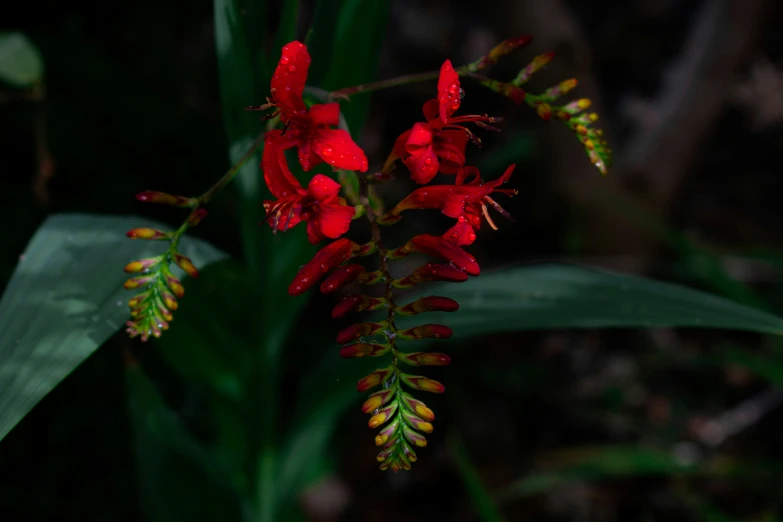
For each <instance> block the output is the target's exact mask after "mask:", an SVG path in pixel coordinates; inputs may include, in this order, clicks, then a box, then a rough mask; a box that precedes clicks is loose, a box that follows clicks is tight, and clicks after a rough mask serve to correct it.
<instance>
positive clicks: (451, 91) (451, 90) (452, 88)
mask: <svg viewBox="0 0 783 522" xmlns="http://www.w3.org/2000/svg"><path fill="white" fill-rule="evenodd" d="M457 89H459V87H458V86H457V83H456V82H452V83H451V85H449V89H448V91H449V94H457ZM459 90H460V91H462V89H459Z"/></svg>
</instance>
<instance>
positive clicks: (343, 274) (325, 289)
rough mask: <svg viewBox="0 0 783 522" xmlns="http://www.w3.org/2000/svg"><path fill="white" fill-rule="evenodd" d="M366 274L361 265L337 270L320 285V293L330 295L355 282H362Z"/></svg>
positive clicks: (342, 267) (346, 266)
mask: <svg viewBox="0 0 783 522" xmlns="http://www.w3.org/2000/svg"><path fill="white" fill-rule="evenodd" d="M366 273H367V272H366V271H365V270H364V267H363V266H362V265H357V264H352V265H345V266H341V267H339V268H337V269H336V270H335V271H334V272H332V273H331V274H330V275H329V277H327V278H326V279H324V282H323V283H321V293H324V294H330V293H332V292H334V291H335V290H339V289H340V288H342V287H344V286H345V285H347V284H349V283H352V282H353V281H355V280H357V279H358V280H359V281H362V280H363V276H364V275H365V274H366Z"/></svg>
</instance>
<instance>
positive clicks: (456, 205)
mask: <svg viewBox="0 0 783 522" xmlns="http://www.w3.org/2000/svg"><path fill="white" fill-rule="evenodd" d="M514 167H516V165H511V166H510V167H509V168H507V169H506V172H504V173H503V175H502V176H501V177H500V178H498V179H496V180H495V181H490V182H489V183H482V181H481V177H480V175H479V171H478V169H476V167H464V168H462V169H460V171H459V172H458V173H457V180H456V185H434V186H431V187H422V188H419V189H416V190H414V191H413V192H411V193H410V194H409V195H408V197H406V198H405V199H403V200H402V201H400V202H399V203H398V204H397V206H395V207H394V208H393V209H391V210H390V211H389V212H387V213H386V214H385V215H384V216H383V217H382V218H381V219H380V220H379V222H380V223H382V224H392V223H394V222H396V221H398V220H399V219H400V217H401V216H400V214H401V213H402V212H403V211H405V210H409V209H414V208H437V209H440V210H441V211H442V212H443V213H444V214H446V215H447V216H449V217H453V218H456V219H457V224H456V225H454V226H453V227H451V228H450V229H449V230H448V231H447V232H446V233H445V234H444V235H443V237H444V238H446V239H448V240H449V241H451V242H453V243H455V244H457V245H470V244H471V243H473V241H474V240H475V239H476V232H475V231H476V230H478V229H479V228H480V227H481V216H482V215H483V216H484V218H486V220H487V222H488V223H489V226H491V227H492V228H493V229H495V230H497V226H495V223H494V222H493V221H492V218H490V217H489V212H488V210H487V205H490V206H491V207H493V208H494V209H495V210H497V211H498V212H500V214H501V215H502V216H503V217H505V218H506V219H511V216H509V214H508V212H506V211H505V210H503V208H502V207H501V206H500V205H498V204H497V203H496V202H495V201H494V200H493V199H492V198H491V197H490V194H492V193H493V192H502V193H504V194H508V195H510V196H513V195H515V194H516V193H517V191H516V190H513V189H501V188H498V187H499V186H500V185H502V184H504V183H506V182H507V181H508V180H509V178H510V177H511V173H512V172H513V171H514ZM470 177H472V178H473V179H471V180H470V181H467V182H466V180H467V179H468V178H470Z"/></svg>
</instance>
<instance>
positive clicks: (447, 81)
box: [390, 60, 495, 184]
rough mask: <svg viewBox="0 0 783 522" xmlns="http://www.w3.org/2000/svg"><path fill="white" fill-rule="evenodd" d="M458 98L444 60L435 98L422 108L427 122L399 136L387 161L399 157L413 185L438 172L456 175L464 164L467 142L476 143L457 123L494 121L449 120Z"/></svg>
mask: <svg viewBox="0 0 783 522" xmlns="http://www.w3.org/2000/svg"><path fill="white" fill-rule="evenodd" d="M461 97H462V89H460V84H459V75H458V74H457V72H456V71H455V70H454V67H453V66H452V65H451V62H450V61H449V60H446V61H445V62H444V63H443V66H442V67H441V68H440V77H439V79H438V98H437V99H432V100H429V101H428V102H427V103H425V104H424V107H423V112H424V117H425V118H426V120H427V122H426V123H424V122H420V123H416V124H415V125H414V126H413V128H412V129H410V130H408V131H405V132H404V133H402V134H401V135H400V137H399V138H397V141H396V142H395V144H394V151H393V153H392V157H391V158H390V159H391V160H392V161H393V160H394V159H397V158H402V162H403V163H405V165H406V166H407V167H408V169H409V170H410V171H411V177H412V178H413V180H414V181H415V182H416V183H419V184H424V183H429V182H430V180H432V178H433V177H435V175H436V174H437V173H438V172H442V173H443V174H456V173H457V171H458V170H459V169H460V168H461V167H462V166H463V165H465V148H466V147H467V145H468V139H473V140H474V141H478V138H476V137H475V136H474V135H473V133H472V132H471V131H470V130H468V129H467V128H465V127H464V126H463V125H460V124H462V123H468V122H475V123H477V124H479V125H482V126H486V124H487V123H492V122H493V121H495V119H494V118H490V117H489V116H486V115H484V116H477V115H470V116H459V117H456V118H453V117H452V115H453V114H454V112H455V111H456V110H457V109H459V106H460V100H461Z"/></svg>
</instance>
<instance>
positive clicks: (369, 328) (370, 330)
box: [337, 323, 386, 344]
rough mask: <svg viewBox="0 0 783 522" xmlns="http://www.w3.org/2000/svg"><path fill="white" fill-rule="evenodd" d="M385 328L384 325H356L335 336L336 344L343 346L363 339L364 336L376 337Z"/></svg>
mask: <svg viewBox="0 0 783 522" xmlns="http://www.w3.org/2000/svg"><path fill="white" fill-rule="evenodd" d="M384 328H386V324H385V323H356V324H352V325H351V326H349V327H347V328H344V329H343V330H342V331H341V332H340V333H339V334H337V343H338V344H345V343H349V342H351V341H353V340H354V339H358V338H359V337H364V336H366V335H376V334H379V333H381V332H382V331H383V329H384Z"/></svg>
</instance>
